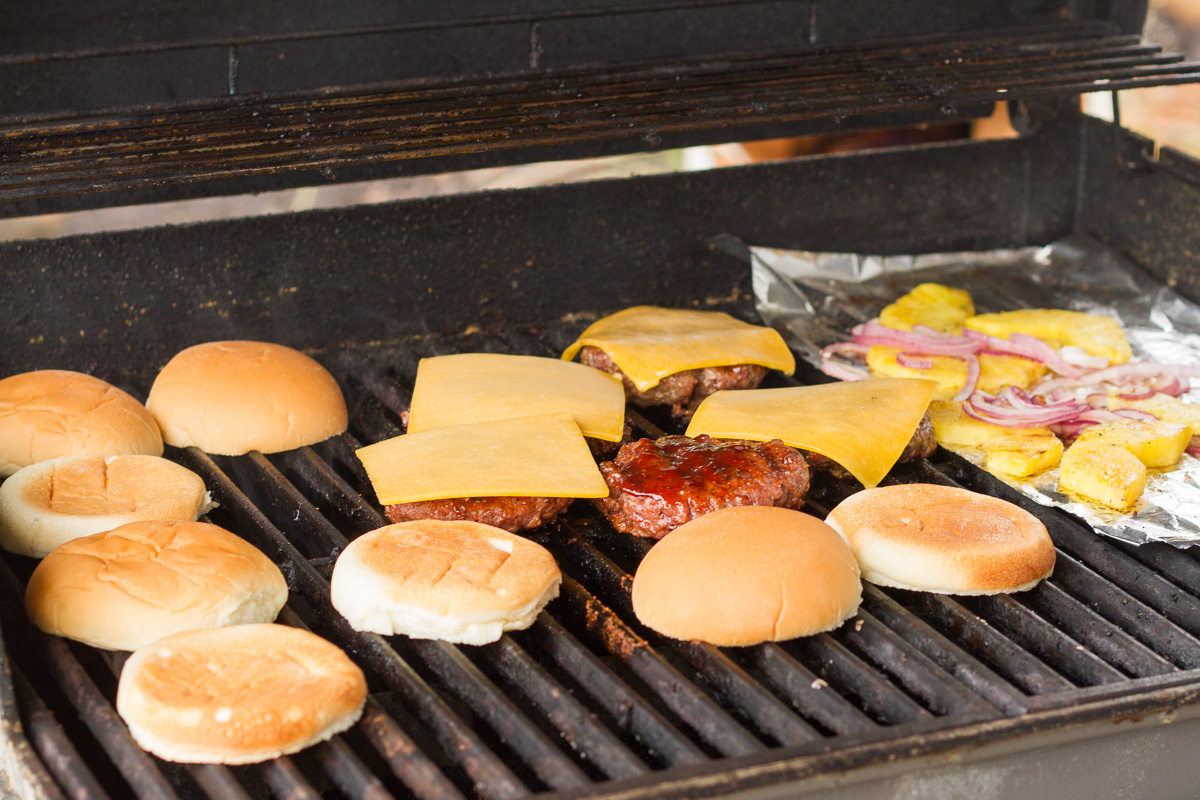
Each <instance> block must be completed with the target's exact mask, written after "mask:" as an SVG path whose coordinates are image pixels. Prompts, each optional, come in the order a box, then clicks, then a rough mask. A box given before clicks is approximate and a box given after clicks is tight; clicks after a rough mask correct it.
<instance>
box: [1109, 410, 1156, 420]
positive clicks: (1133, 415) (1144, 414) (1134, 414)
mask: <svg viewBox="0 0 1200 800" xmlns="http://www.w3.org/2000/svg"><path fill="white" fill-rule="evenodd" d="M1112 413H1114V414H1116V415H1117V416H1118V417H1125V418H1126V419H1144V420H1156V419H1158V417H1157V416H1156V415H1154V414H1151V413H1150V412H1149V411H1142V410H1141V409H1140V408H1118V409H1116V410H1115V411H1113V412H1112Z"/></svg>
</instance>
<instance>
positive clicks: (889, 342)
mask: <svg viewBox="0 0 1200 800" xmlns="http://www.w3.org/2000/svg"><path fill="white" fill-rule="evenodd" d="M850 333H851V335H852V336H853V337H854V342H855V344H861V345H883V346H884V347H895V348H897V349H900V350H904V351H906V352H909V353H920V354H922V355H930V356H965V355H969V354H971V353H974V352H975V351H976V350H978V349H979V346H978V344H977V343H976V342H974V341H972V340H971V339H968V338H967V337H965V336H952V335H950V334H945V333H937V332H936V331H934V332H933V333H915V332H913V331H898V330H896V329H895V328H888V327H886V326H884V325H881V324H879V322H877V321H875V320H871V321H870V322H865V323H863V324H862V325H858V326H856V327H855V328H854V329H853V330H852V331H850Z"/></svg>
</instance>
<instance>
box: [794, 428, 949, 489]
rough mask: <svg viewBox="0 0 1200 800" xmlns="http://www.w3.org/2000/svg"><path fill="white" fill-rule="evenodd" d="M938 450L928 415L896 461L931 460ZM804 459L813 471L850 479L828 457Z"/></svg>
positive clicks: (806, 453) (808, 456) (815, 455)
mask: <svg viewBox="0 0 1200 800" xmlns="http://www.w3.org/2000/svg"><path fill="white" fill-rule="evenodd" d="M936 450H937V434H936V433H935V432H934V430H933V422H932V421H931V420H930V419H929V415H928V414H926V415H924V416H923V417H921V421H920V422H919V423H917V429H916V431H914V432H913V435H912V438H911V439H909V440H908V444H906V445H904V450H903V451H902V452H901V453H900V458H898V459H896V463H901V462H903V461H912V460H913V459H915V458H929V457H930V456H931V455H933V454H934V451H936ZM804 457H805V458H806V459H808V465H809V466H810V467H812V468H813V469H820V470H826V471H828V472H830V473H831V474H833V475H834V476H836V477H838V478H849V477H850V473H849V472H846V470H845V468H844V467H843V466H842V465H841V464H839V463H837V462H836V461H834V460H833V459H832V458H829V457H828V456H823V455H821V454H820V453H810V452H808V451H805V452H804Z"/></svg>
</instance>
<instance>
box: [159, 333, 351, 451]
mask: <svg viewBox="0 0 1200 800" xmlns="http://www.w3.org/2000/svg"><path fill="white" fill-rule="evenodd" d="M146 407H147V408H148V409H150V413H152V414H153V415H154V418H155V419H156V420H158V425H159V427H160V428H162V432H163V440H164V441H165V442H166V443H167V444H169V445H172V446H173V447H191V446H195V447H199V448H200V449H201V450H203V451H205V452H206V453H214V454H216V455H222V456H238V455H243V454H245V453H249V452H250V451H251V450H258V451H259V452H262V453H278V452H280V451H283V450H294V449H295V448H297V447H303V446H304V445H309V444H316V443H317V442H321V441H324V440H325V439H328V438H329V437H330V436H336V435H337V434H339V433H342V432H344V431H345V430H346V425H347V417H346V400H345V399H344V398H343V397H342V390H341V389H340V388H339V387H338V385H337V381H335V380H334V379H333V376H332V375H330V374H329V372H328V371H326V369H325V368H324V367H322V366H321V365H320V364H318V363H317V362H316V361H314V360H313V359H311V358H309V357H308V356H306V355H304V354H303V353H301V352H299V351H298V350H293V349H292V348H290V347H284V346H283V345H278V344H269V343H266V342H244V341H233V342H208V343H207V344H198V345H196V346H194V347H189V348H187V349H186V350H183V351H182V352H180V353H178V354H177V355H176V356H175V357H174V358H172V359H171V360H170V361H168V362H167V365H166V366H165V367H163V368H162V371H161V372H160V373H159V374H158V377H156V378H155V379H154V385H153V386H152V387H151V388H150V396H149V397H148V398H147V399H146Z"/></svg>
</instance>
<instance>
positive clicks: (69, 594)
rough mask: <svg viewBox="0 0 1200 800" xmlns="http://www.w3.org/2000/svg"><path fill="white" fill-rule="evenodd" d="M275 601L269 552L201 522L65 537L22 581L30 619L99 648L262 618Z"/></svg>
mask: <svg viewBox="0 0 1200 800" xmlns="http://www.w3.org/2000/svg"><path fill="white" fill-rule="evenodd" d="M285 602H287V583H286V582H285V581H284V579H283V574H282V573H281V572H280V571H279V568H278V567H276V566H275V564H274V563H272V561H271V559H269V558H267V557H266V556H265V555H263V554H262V553H261V552H259V551H258V550H257V549H255V548H254V546H253V545H251V544H250V543H249V542H247V541H245V540H244V539H242V538H240V537H238V536H235V535H234V534H232V533H230V532H229V531H227V530H224V529H223V528H218V527H217V526H216V525H210V524H208V523H207V522H160V521H151V522H131V523H129V524H128V525H122V526H121V527H119V528H116V529H115V530H111V531H108V532H106V533H98V534H95V535H93V536H86V537H84V538H82V539H75V540H73V541H70V542H67V543H66V544H64V545H61V546H59V547H57V548H55V549H54V550H52V551H50V554H49V555H47V556H46V558H45V559H43V560H42V563H40V564H38V566H37V568H36V569H35V570H34V571H33V575H32V576H31V577H30V578H29V586H28V587H27V588H26V590H25V613H26V614H28V615H29V619H30V621H32V622H33V624H34V625H36V626H37V627H39V628H41V629H42V630H43V631H45V632H46V633H51V634H54V635H56V636H65V637H67V638H68V639H75V640H77V641H80V642H83V643H85V644H90V645H92V646H93V647H100V648H103V649H105V650H136V649H137V648H139V647H141V646H143V645H145V644H148V643H149V642H153V641H154V640H156V639H161V638H162V637H164V636H168V635H170V634H173V633H179V632H180V631H187V630H193V629H195V628H216V627H219V626H223V625H241V624H245V623H249V622H270V621H271V620H273V619H275V617H276V615H278V614H279V610H280V609H281V608H283V604H284V603H285Z"/></svg>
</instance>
